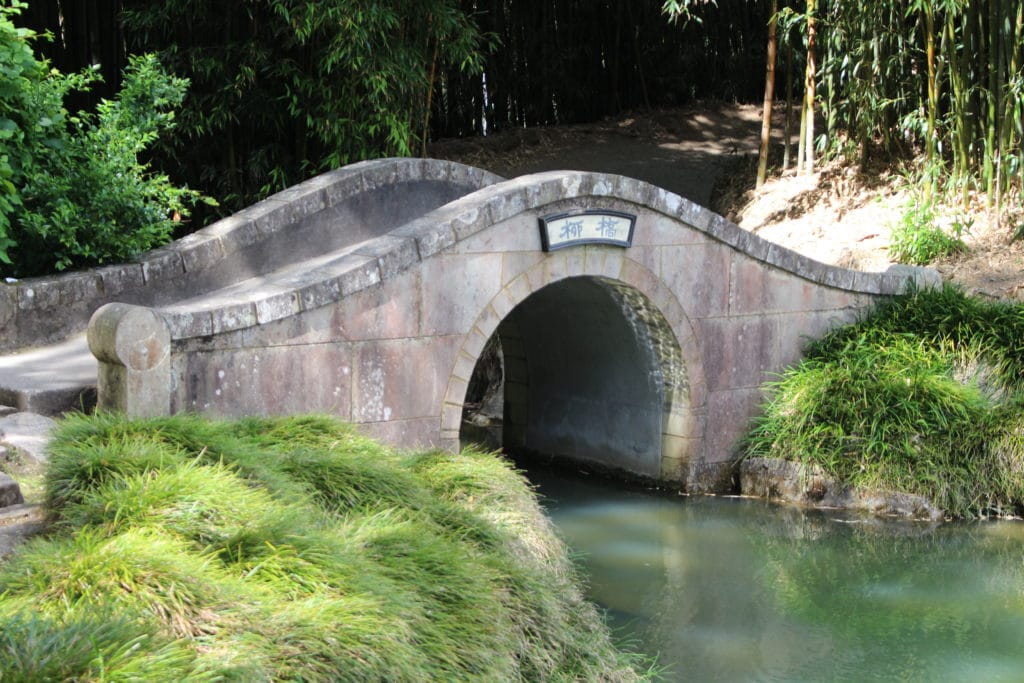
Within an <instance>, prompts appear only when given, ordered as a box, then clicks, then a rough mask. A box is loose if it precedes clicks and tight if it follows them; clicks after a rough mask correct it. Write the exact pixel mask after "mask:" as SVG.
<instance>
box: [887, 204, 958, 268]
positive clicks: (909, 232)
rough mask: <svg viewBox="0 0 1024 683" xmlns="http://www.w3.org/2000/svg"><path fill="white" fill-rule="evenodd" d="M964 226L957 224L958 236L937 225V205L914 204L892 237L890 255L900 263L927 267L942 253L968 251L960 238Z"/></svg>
mask: <svg viewBox="0 0 1024 683" xmlns="http://www.w3.org/2000/svg"><path fill="white" fill-rule="evenodd" d="M963 230H964V229H963V226H962V224H960V223H957V224H956V226H955V233H956V234H955V235H949V234H947V233H946V232H945V231H944V230H943V229H942V228H940V227H938V226H937V225H936V224H935V208H934V206H933V205H932V204H931V203H930V202H920V203H918V202H913V203H911V204H910V205H909V206H908V207H907V209H906V211H904V213H903V216H902V217H901V218H900V222H899V224H898V225H897V226H896V227H895V228H893V230H892V233H891V235H890V237H889V255H890V256H891V257H892V259H893V260H894V261H896V262H898V263H906V264H910V265H915V266H924V265H927V264H929V263H932V262H933V261H935V260H937V259H939V258H942V257H943V256H951V255H953V254H959V253H961V252H964V251H967V245H966V244H964V242H963V240H962V239H960V236H961V234H962V233H963Z"/></svg>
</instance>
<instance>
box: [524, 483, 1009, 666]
mask: <svg viewBox="0 0 1024 683" xmlns="http://www.w3.org/2000/svg"><path fill="white" fill-rule="evenodd" d="M528 476H529V478H530V480H531V481H532V482H533V483H534V484H535V485H537V487H538V490H539V492H540V493H541V495H542V497H544V499H545V500H544V504H545V506H546V508H547V511H548V514H549V515H550V517H551V519H552V520H553V521H554V522H555V524H556V525H557V526H558V528H559V529H560V531H561V534H562V536H563V538H564V539H565V540H566V542H567V543H568V544H569V546H570V548H571V549H572V551H573V552H574V553H575V554H576V555H577V556H578V562H579V564H580V566H581V568H582V569H583V571H584V573H585V575H586V577H587V578H588V580H589V584H590V597H591V598H592V599H593V600H594V601H595V602H596V603H597V604H598V605H600V606H601V607H602V608H603V609H605V610H606V611H607V614H608V617H609V621H610V623H611V625H612V627H613V628H614V629H615V630H616V635H617V637H618V638H619V639H620V642H624V643H632V646H631V647H632V649H636V650H639V651H642V652H646V653H650V654H656V655H657V656H658V658H659V662H660V664H661V665H662V666H664V667H666V668H667V669H668V673H667V674H666V676H665V678H666V679H667V680H673V681H675V680H679V681H787V682H790V681H871V680H876V681H897V680H898V681H928V682H929V683H931V682H935V681H957V682H958V683H959V682H963V681H986V682H990V681H1021V680H1024V523H1021V522H1012V521H999V522H983V523H981V522H979V523H956V524H943V525H934V524H926V523H918V522H905V521H883V520H878V519H874V518H868V517H860V516H857V515H855V514H852V513H844V512H838V511H830V512H822V511H809V510H801V509H796V508H791V507H784V506H778V505H775V504H772V503H768V502H766V501H760V500H751V499H740V498H706V497H681V496H667V495H664V494H658V493H654V492H648V491H642V490H629V489H626V488H624V487H623V486H622V485H621V484H616V483H611V482H607V481H605V480H603V479H600V478H597V477H596V476H591V477H587V476H586V475H579V474H576V475H573V476H567V475H564V474H560V473H556V472H552V471H549V470H543V469H539V468H531V469H530V470H529V471H528Z"/></svg>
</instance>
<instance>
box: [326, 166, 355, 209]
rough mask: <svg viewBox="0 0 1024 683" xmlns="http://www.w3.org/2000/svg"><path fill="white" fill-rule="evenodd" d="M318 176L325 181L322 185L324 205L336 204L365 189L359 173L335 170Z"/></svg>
mask: <svg viewBox="0 0 1024 683" xmlns="http://www.w3.org/2000/svg"><path fill="white" fill-rule="evenodd" d="M318 177H320V178H324V180H325V181H326V182H325V184H324V187H323V196H324V204H325V205H326V207H331V206H337V205H338V204H342V203H344V202H346V201H348V200H349V199H351V198H352V197H354V196H355V195H357V194H361V193H362V192H365V191H366V187H365V185H364V184H363V176H362V174H359V173H352V172H350V171H346V170H336V171H330V172H329V173H325V174H323V175H321V176H318Z"/></svg>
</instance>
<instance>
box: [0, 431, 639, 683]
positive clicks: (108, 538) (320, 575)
mask: <svg viewBox="0 0 1024 683" xmlns="http://www.w3.org/2000/svg"><path fill="white" fill-rule="evenodd" d="M46 494H47V498H48V502H49V505H50V506H51V508H52V510H53V514H54V516H55V523H54V525H53V532H52V534H50V535H49V537H47V538H39V539H35V540H33V541H30V542H29V543H28V544H26V545H25V546H23V547H22V548H21V550H20V552H18V553H17V554H16V555H15V556H14V557H12V558H11V559H10V560H9V561H8V562H7V564H5V565H4V566H2V567H0V591H2V593H0V626H2V628H0V681H3V683H8V682H11V681H38V680H95V681H100V680H146V681H193V680H194V681H200V680H202V681H206V680H237V681H247V682H248V681H260V680H303V681H373V680H377V681H417V682H418V681H431V680H436V681H440V680H445V681H448V680H496V681H501V680H513V681H514V680H531V681H557V680H636V679H637V678H639V675H638V674H637V673H636V672H635V670H634V668H633V664H634V662H632V661H630V659H629V658H628V657H627V656H625V655H623V654H621V653H620V652H618V651H617V650H616V649H615V648H614V647H613V646H612V644H611V643H610V641H609V638H608V634H607V630H606V628H605V627H604V625H603V624H602V622H601V620H600V618H599V616H598V614H597V613H596V610H595V609H594V608H593V607H592V606H591V605H590V604H589V603H587V602H586V601H584V600H583V598H582V596H581V593H580V590H579V583H578V579H577V576H576V575H575V573H574V570H573V568H572V566H571V565H570V564H569V562H568V560H567V559H566V550H565V548H564V547H563V546H562V545H561V543H560V542H559V541H558V540H557V539H556V538H555V536H554V535H553V533H552V530H551V528H550V524H549V522H548V521H547V519H546V518H545V517H544V516H543V514H542V513H541V512H540V510H539V508H538V507H537V504H536V501H535V499H534V496H533V494H532V492H531V491H530V490H529V488H528V487H527V485H526V484H525V483H524V481H523V480H522V478H521V477H520V476H519V475H518V474H517V473H515V472H514V471H512V470H511V469H510V468H509V467H508V466H507V465H506V464H505V463H504V462H502V461H500V460H499V459H497V458H495V457H493V456H490V455H484V454H479V453H472V452H467V453H464V454H462V455H460V456H452V455H449V454H445V453H437V452H431V453H421V454H397V453H394V452H391V451H389V450H387V449H385V448H383V447H381V446H379V445H377V444H376V443H374V442H371V441H369V440H367V439H364V438H362V437H360V436H358V435H357V434H356V433H355V432H354V431H353V430H352V428H351V427H349V426H346V425H344V424H342V423H339V422H337V421H335V420H332V419H328V418H315V417H309V418H287V419H248V420H242V421H238V422H229V423H228V422H211V421H207V420H203V419H200V418H196V417H174V418H167V419H159V420H150V421H134V422H133V421H127V420H124V419H122V418H120V417H115V416H111V415H101V416H98V417H73V418H70V419H68V420H66V421H64V422H63V423H62V424H61V426H60V428H59V431H58V433H57V435H56V439H55V441H54V443H53V446H52V459H51V464H50V467H49V471H48V474H47V479H46Z"/></svg>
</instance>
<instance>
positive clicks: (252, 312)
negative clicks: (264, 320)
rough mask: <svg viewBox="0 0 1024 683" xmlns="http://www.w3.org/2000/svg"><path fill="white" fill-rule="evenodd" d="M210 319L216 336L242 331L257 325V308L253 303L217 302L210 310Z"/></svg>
mask: <svg viewBox="0 0 1024 683" xmlns="http://www.w3.org/2000/svg"><path fill="white" fill-rule="evenodd" d="M210 318H211V321H212V323H213V333H214V334H220V333H222V332H230V331H232V330H240V329H242V328H245V327H252V326H253V325H255V324H256V323H257V320H256V307H255V306H254V305H253V303H252V302H251V301H237V302H228V301H224V302H217V304H216V307H215V308H212V309H211V310H210Z"/></svg>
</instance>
